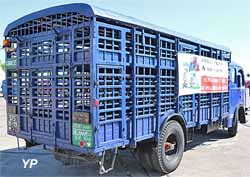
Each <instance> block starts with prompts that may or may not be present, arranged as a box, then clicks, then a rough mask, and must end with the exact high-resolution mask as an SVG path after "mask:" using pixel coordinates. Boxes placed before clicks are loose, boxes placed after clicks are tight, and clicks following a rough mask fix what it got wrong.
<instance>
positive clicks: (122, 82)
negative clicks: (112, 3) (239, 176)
mask: <svg viewBox="0 0 250 177" xmlns="http://www.w3.org/2000/svg"><path fill="white" fill-rule="evenodd" d="M4 36H5V44H6V45H5V46H4V47H5V50H6V68H7V70H6V80H7V116H8V134H10V135H14V136H16V137H19V138H23V139H25V140H26V141H27V142H28V143H30V144H34V143H36V144H44V145H48V146H51V147H54V148H55V149H60V150H65V151H66V150H70V151H75V152H81V153H85V154H87V153H90V154H97V155H103V156H104V154H105V153H104V152H105V151H106V150H111V149H116V148H117V147H130V148H136V147H138V148H139V149H140V150H142V151H143V148H144V147H146V146H147V147H150V148H149V149H151V150H152V149H153V148H160V143H159V142H161V138H162V137H163V133H162V131H163V129H167V128H166V127H167V126H170V125H169V124H170V123H168V122H171V123H174V124H175V126H174V127H175V128H176V127H177V129H178V128H179V127H181V133H180V135H183V137H184V139H183V142H184V141H185V142H187V141H188V140H189V139H190V137H191V136H189V135H192V133H193V131H194V129H200V128H204V127H205V128H207V129H211V127H212V129H213V128H214V127H216V128H217V127H218V126H224V127H227V128H232V127H234V125H235V123H234V122H235V121H234V119H235V117H238V116H235V115H236V114H237V115H238V110H241V108H244V104H245V103H244V100H238V97H235V95H237V94H238V93H240V92H244V89H242V88H243V87H239V86H237V82H238V80H240V79H241V80H242V82H241V83H242V84H244V78H240V76H239V77H238V71H242V72H243V70H242V68H241V67H239V66H238V65H237V66H236V65H231V51H230V50H229V49H228V48H226V47H223V46H220V45H216V44H214V43H210V42H207V41H202V40H199V39H196V38H193V37H190V36H186V35H183V34H180V33H177V32H174V31H171V30H168V29H165V28H161V27H158V26H155V25H152V24H149V23H146V22H142V21H140V20H136V19H134V18H132V17H127V16H124V15H121V14H118V13H115V12H110V11H106V10H103V9H100V8H96V7H92V6H89V5H87V4H68V5H62V6H56V7H52V8H48V9H45V10H41V11H38V12H34V13H32V14H29V15H27V16H24V17H22V18H20V19H18V20H16V21H14V22H13V23H10V24H9V25H8V26H7V28H6V30H5V33H4ZM8 41H9V42H8ZM180 53H188V54H194V55H195V56H204V57H209V58H212V60H218V61H224V62H226V63H227V67H228V73H229V75H228V77H227V79H228V83H229V84H228V87H227V89H226V91H225V92H216V93H213V92H209V93H196V94H187V95H180V94H179V89H178V88H179V80H178V78H179V72H178V55H179V54H180ZM234 72H235V73H234ZM231 73H233V74H236V75H235V76H234V78H235V81H234V82H231V80H230V79H231V77H232V76H230V75H231ZM242 77H243V75H242ZM234 83H235V84H236V85H235V84H234ZM231 86H232V87H234V88H235V90H236V91H237V94H235V93H234V92H231V89H230V88H231ZM232 100H236V102H234V103H232V104H231V101H232ZM243 111H244V110H243ZM241 117H242V115H241ZM242 120H243V118H242ZM236 122H237V121H236ZM176 124H178V125H176ZM178 126H179V127H178ZM164 127H165V128H164ZM178 130H179V129H178ZM165 131H167V130H165ZM173 137H174V136H173ZM177 138H178V136H177ZM174 139H176V138H172V140H171V138H170V140H169V141H168V140H167V139H166V140H165V142H164V143H165V146H164V147H165V151H166V153H167V151H168V150H169V149H171V147H172V150H174V149H176V148H179V147H176V146H177V144H179V143H178V140H174ZM145 141H147V142H149V143H144V142H145ZM176 141H177V142H176ZM141 142H143V143H141ZM164 143H163V144H164ZM140 144H143V146H141V145H140ZM181 144H182V143H181ZM168 146H169V147H170V148H169V147H168ZM181 148H182V147H181ZM181 150H182V149H179V151H181ZM145 151H146V150H145ZM115 152H116V151H115ZM147 153H151V151H150V150H149V151H147V152H144V154H147ZM174 154H176V152H175V153H174ZM177 155H178V156H180V155H181V156H182V153H181V154H178V153H177ZM166 156H167V155H166ZM141 157H142V159H143V158H144V157H143V155H142V156H141ZM162 158H164V157H162ZM178 158H179V157H178ZM156 163H158V164H160V171H162V172H165V173H168V172H171V171H173V170H174V169H175V168H176V167H177V166H178V164H176V167H175V168H172V169H171V168H169V167H162V164H161V163H162V162H156ZM101 164H102V163H101ZM104 172H106V171H105V170H104V168H103V170H101V171H100V173H104Z"/></svg>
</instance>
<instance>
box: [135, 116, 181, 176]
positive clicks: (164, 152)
mask: <svg viewBox="0 0 250 177" xmlns="http://www.w3.org/2000/svg"><path fill="white" fill-rule="evenodd" d="M184 147H185V138H184V133H183V129H182V127H181V125H180V124H179V123H178V122H177V121H174V120H171V121H169V122H166V123H165V124H164V125H163V127H162V129H161V134H160V138H159V141H158V142H157V144H153V143H152V142H151V143H143V144H140V145H139V146H138V152H139V158H140V160H141V162H142V163H143V166H144V167H145V168H147V169H149V168H150V169H153V170H155V171H157V172H159V173H161V174H162V173H165V174H168V173H170V172H172V171H174V170H175V169H176V168H177V167H178V166H179V164H180V162H181V159H182V156H183V152H184Z"/></svg>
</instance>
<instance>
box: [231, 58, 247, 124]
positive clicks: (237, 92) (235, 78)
mask: <svg viewBox="0 0 250 177" xmlns="http://www.w3.org/2000/svg"><path fill="white" fill-rule="evenodd" d="M229 70H230V79H229V99H230V113H231V115H235V114H236V112H238V114H239V117H238V119H239V121H240V122H241V123H245V107H246V89H245V85H246V82H245V77H244V70H243V68H242V67H241V66H240V65H239V64H237V63H235V62H232V63H230V65H229Z"/></svg>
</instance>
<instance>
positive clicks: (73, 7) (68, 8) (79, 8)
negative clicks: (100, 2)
mask: <svg viewBox="0 0 250 177" xmlns="http://www.w3.org/2000/svg"><path fill="white" fill-rule="evenodd" d="M66 12H79V13H81V14H83V15H84V16H86V17H93V16H99V17H104V18H108V19H113V20H116V21H119V22H121V23H124V24H131V25H133V26H140V27H144V28H148V29H151V30H154V31H158V32H160V33H165V34H167V35H171V36H177V37H179V38H182V39H184V40H188V41H191V42H194V43H198V44H201V45H204V46H208V47H212V48H215V49H220V50H223V51H226V52H231V50H230V49H229V48H228V47H226V46H223V45H218V44H215V43H213V42H208V41H206V40H202V39H198V38H195V37H192V36H189V35H186V34H183V33H179V32H176V31H173V30H170V29H168V28H164V27H161V26H158V25H154V24H151V23H148V22H145V21H143V20H139V19H136V18H134V17H131V16H126V15H123V14H120V13H117V12H114V11H110V10H106V9H102V8H99V7H95V6H91V5H89V4H84V3H72V4H65V5H59V6H54V7H50V8H47V9H43V10H40V11H37V12H33V13H31V14H28V15H26V16H23V17H21V18H19V19H17V20H15V21H14V22H12V23H10V24H9V25H8V26H7V27H6V29H5V32H4V36H8V33H9V31H10V30H12V29H13V28H15V27H17V26H18V25H21V24H23V23H25V22H27V21H30V20H33V19H36V18H40V17H43V16H47V15H53V14H56V13H66Z"/></svg>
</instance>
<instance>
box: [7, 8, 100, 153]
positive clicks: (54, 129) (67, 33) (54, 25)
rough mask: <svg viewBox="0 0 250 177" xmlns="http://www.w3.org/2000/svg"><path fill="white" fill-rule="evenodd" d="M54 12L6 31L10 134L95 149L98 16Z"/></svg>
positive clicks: (35, 16) (32, 140) (19, 22)
mask: <svg viewBox="0 0 250 177" xmlns="http://www.w3.org/2000/svg"><path fill="white" fill-rule="evenodd" d="M52 11H55V9H52V10H50V11H49V12H47V13H45V12H44V14H45V15H41V13H40V14H39V12H38V13H34V14H31V15H28V16H25V17H23V18H21V19H19V20H17V21H16V22H14V25H12V26H14V27H13V28H11V29H8V31H7V33H6V34H5V40H4V47H5V50H6V80H7V97H6V98H7V116H8V118H7V120H8V134H10V135H14V136H17V137H20V138H23V139H25V140H26V141H27V142H29V144H35V143H38V144H45V145H49V146H52V147H58V148H65V149H71V150H76V151H80V152H93V153H94V152H95V139H94V125H93V122H94V121H93V117H94V115H93V112H94V111H93V109H94V107H95V104H96V103H97V101H95V98H94V97H93V92H92V91H93V87H94V86H93V85H94V81H95V80H94V76H93V74H94V73H93V72H92V68H91V67H92V66H93V65H92V50H91V49H92V41H91V40H92V39H93V37H92V35H93V28H91V25H92V20H91V19H93V18H90V17H86V16H84V15H82V14H80V13H78V12H74V11H72V12H70V11H68V12H64V13H63V12H56V11H55V12H54V13H52ZM10 26H11V25H10Z"/></svg>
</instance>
